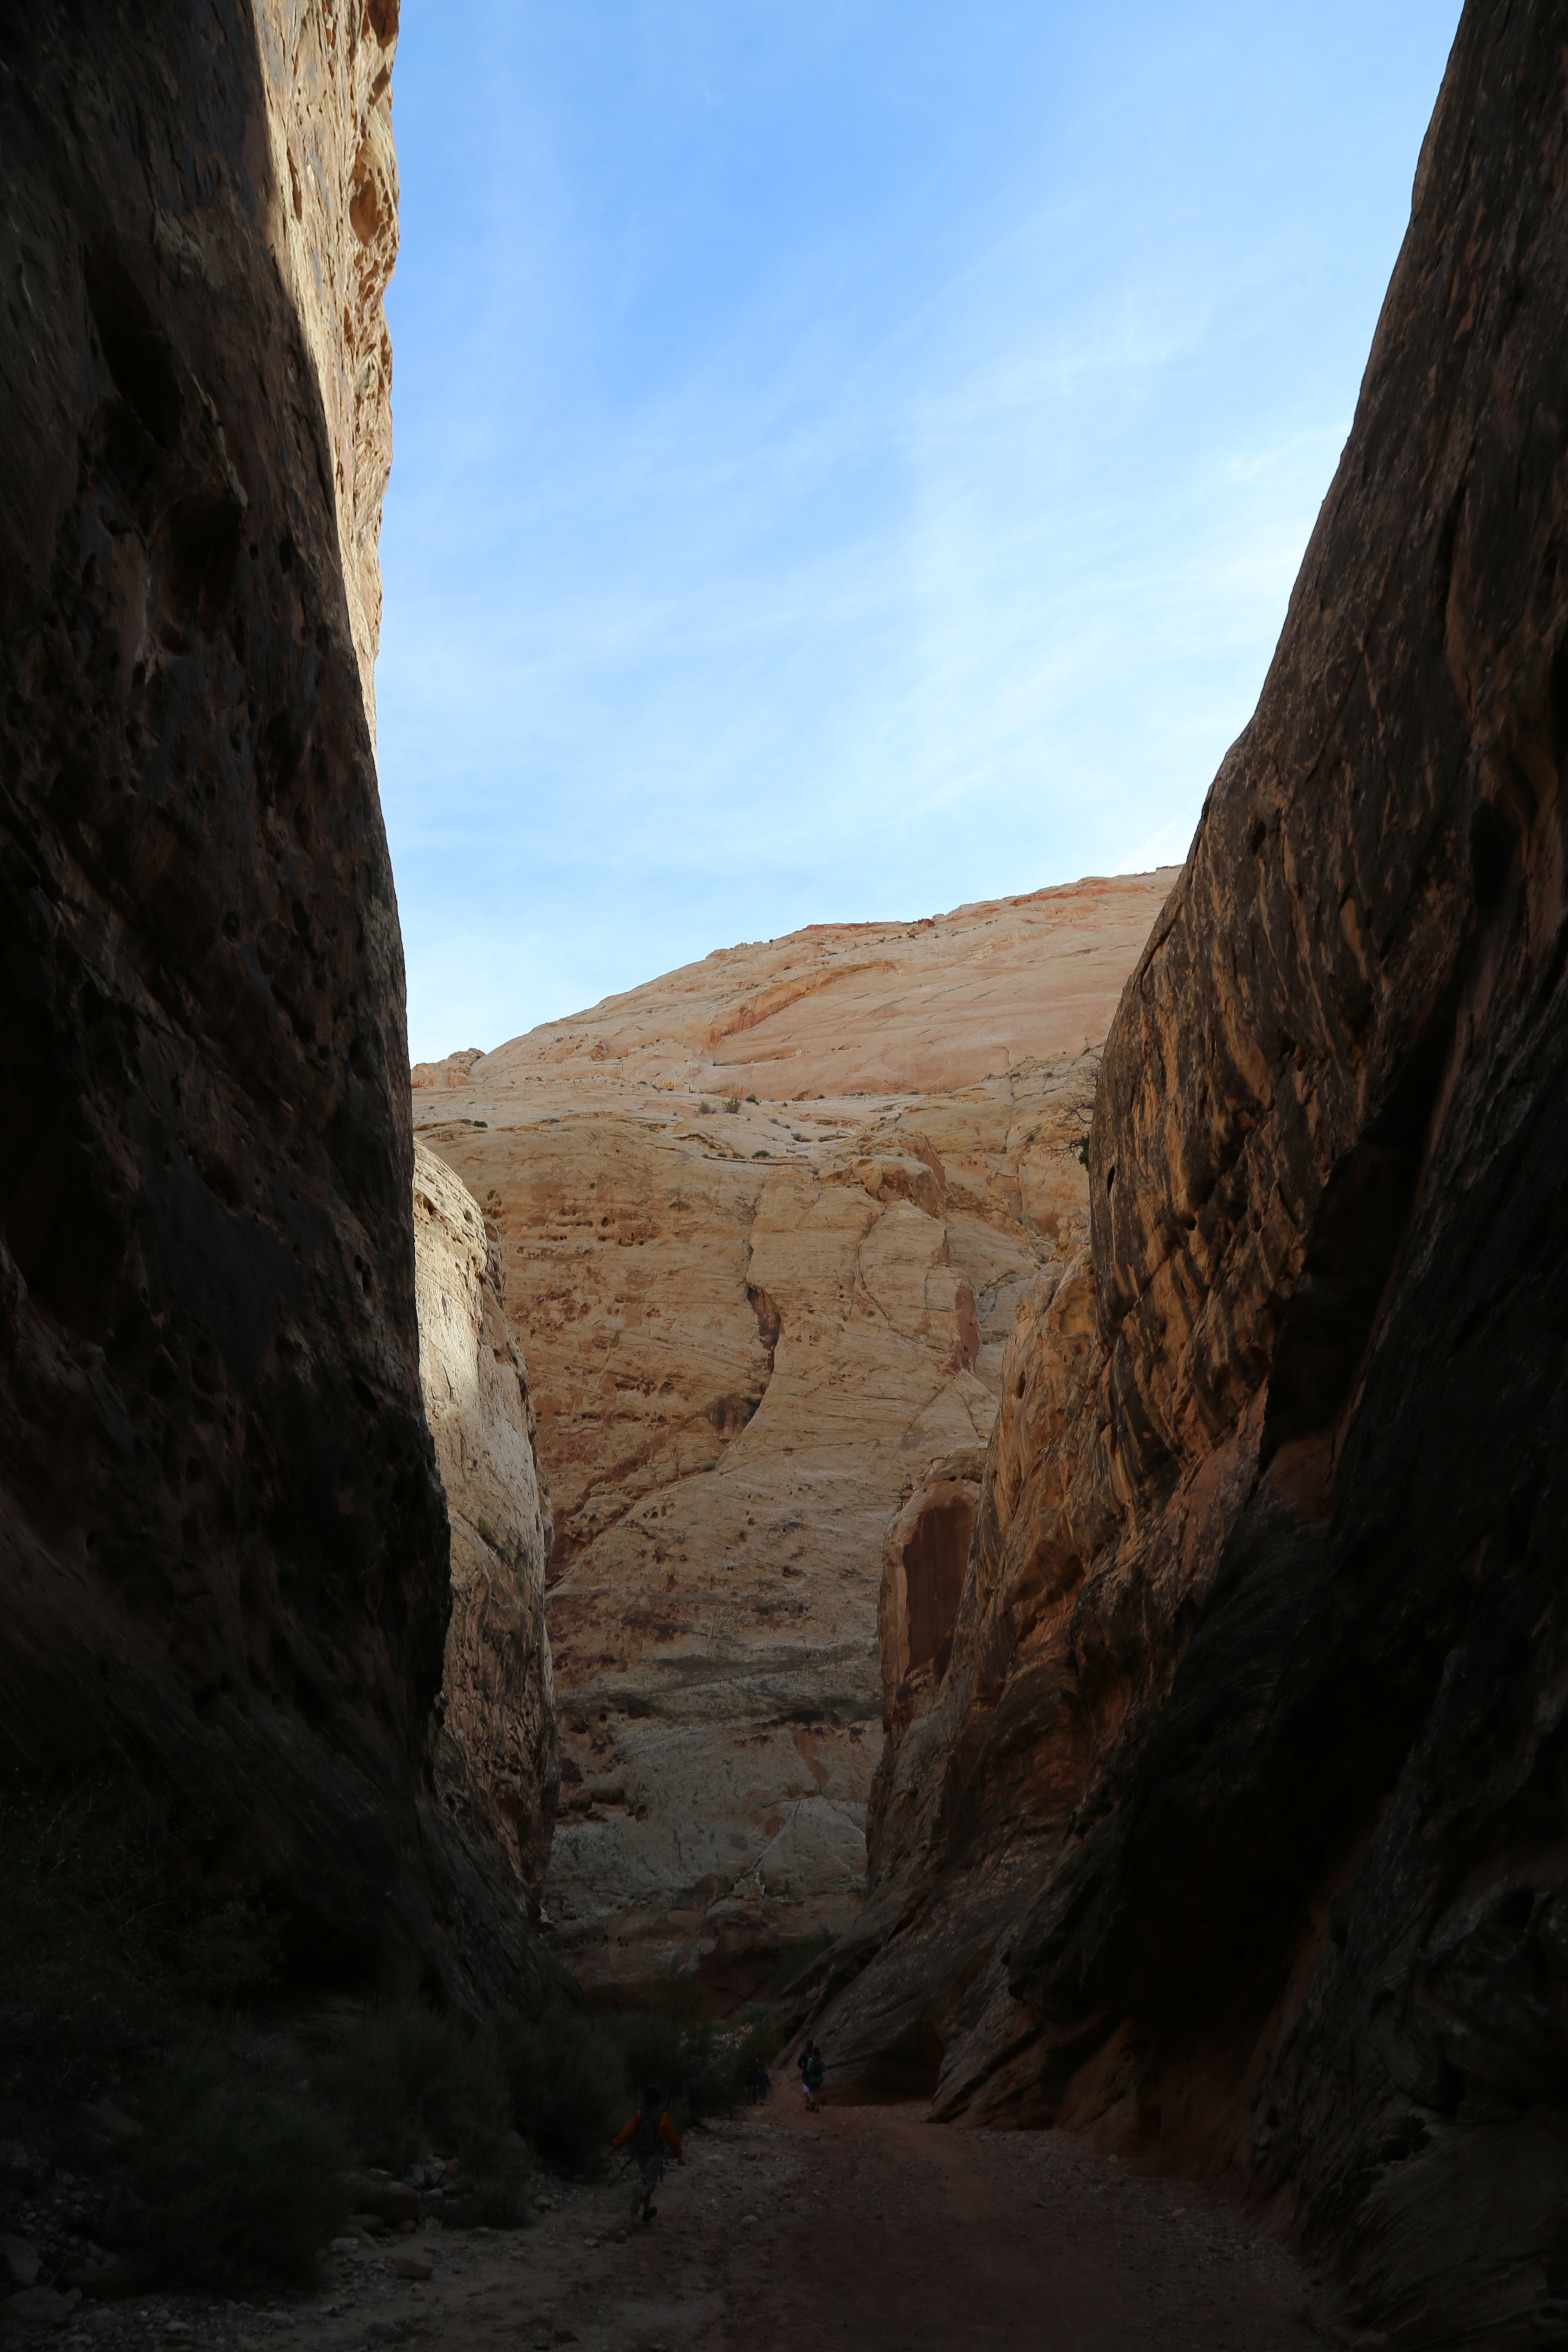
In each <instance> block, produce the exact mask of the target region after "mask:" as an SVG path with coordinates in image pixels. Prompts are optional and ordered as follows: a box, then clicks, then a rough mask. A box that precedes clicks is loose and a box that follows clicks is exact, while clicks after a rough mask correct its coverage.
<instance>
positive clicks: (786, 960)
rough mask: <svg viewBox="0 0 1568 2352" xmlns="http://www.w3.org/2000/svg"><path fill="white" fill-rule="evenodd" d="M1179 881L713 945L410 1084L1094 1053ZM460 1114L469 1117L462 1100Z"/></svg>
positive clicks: (690, 1077)
mask: <svg viewBox="0 0 1568 2352" xmlns="http://www.w3.org/2000/svg"><path fill="white" fill-rule="evenodd" d="M1174 877H1175V868H1174V867H1169V866H1168V867H1164V868H1163V869H1161V871H1159V872H1158V873H1154V874H1121V875H1117V876H1114V877H1111V878H1110V879H1106V878H1103V877H1090V878H1089V879H1088V880H1085V881H1082V882H1071V883H1068V884H1065V885H1063V886H1060V887H1057V888H1054V889H1048V890H1036V891H1033V892H1030V893H1028V894H1026V895H1025V896H1023V897H1019V898H995V899H989V900H984V901H982V902H980V903H979V904H976V905H973V906H968V907H957V908H953V910H952V913H950V914H945V915H931V916H926V917H923V918H922V919H920V920H919V921H916V922H906V923H891V922H889V923H813V924H810V925H809V926H808V927H807V928H806V929H805V930H803V931H791V932H789V933H788V934H787V935H786V936H785V937H784V938H783V939H777V940H752V941H750V942H748V943H746V944H744V945H742V946H740V947H733V948H720V949H715V950H714V952H713V953H712V954H711V955H710V956H705V957H704V958H703V960H702V961H701V962H700V963H693V964H685V965H683V966H682V967H681V969H680V970H679V971H671V972H666V973H664V974H663V976H662V977H661V978H659V979H658V980H654V981H649V982H647V983H645V985H644V986H642V987H640V988H635V989H630V990H628V991H627V992H626V994H625V995H623V996H611V997H606V998H605V1002H604V1003H602V1004H595V1005H594V1006H592V1007H591V1008H590V1009H589V1010H588V1011H587V1012H585V1013H573V1014H572V1015H570V1017H569V1018H567V1019H566V1020H564V1021H547V1022H545V1023H544V1024H543V1025H542V1027H540V1028H538V1029H531V1030H530V1031H529V1033H528V1034H527V1035H526V1036H524V1037H514V1038H512V1039H511V1041H510V1043H509V1044H507V1045H500V1046H498V1047H497V1048H496V1050H495V1052H494V1053H493V1054H481V1053H480V1052H479V1049H478V1048H477V1047H476V1046H469V1047H468V1048H467V1050H466V1051H464V1052H463V1053H460V1054H452V1055H448V1056H447V1059H446V1060H445V1061H444V1062H421V1063H419V1064H418V1065H416V1068H415V1071H414V1090H415V1092H416V1094H418V1093H420V1092H421V1091H422V1090H424V1089H426V1088H431V1089H436V1090H438V1091H443V1092H447V1091H451V1090H453V1089H455V1088H456V1089H465V1088H471V1089H472V1090H473V1092H474V1095H475V1097H476V1099H477V1100H478V1101H479V1102H482V1100H483V1099H484V1098H485V1097H487V1096H488V1095H489V1093H490V1092H491V1091H493V1090H494V1089H496V1088H497V1087H500V1088H502V1089H504V1090H505V1091H506V1092H507V1095H508V1097H509V1099H510V1100H511V1101H512V1102H513V1103H517V1102H520V1101H522V1100H526V1098H527V1095H528V1094H529V1093H530V1092H532V1091H534V1090H536V1089H544V1090H546V1091H548V1092H550V1093H552V1094H559V1093H560V1092H561V1090H562V1089H563V1087H584V1088H586V1089H587V1091H588V1092H589V1093H590V1094H591V1093H593V1092H594V1090H595V1088H597V1087H600V1086H601V1085H602V1084H603V1082H604V1081H605V1079H606V1078H614V1077H619V1078H622V1079H626V1080H628V1081H630V1082H632V1083H633V1084H637V1085H641V1086H645V1087H647V1086H651V1087H664V1088H677V1089H679V1090H681V1091H683V1092H687V1093H690V1094H692V1095H693V1096H697V1097H700V1095H701V1094H703V1093H704V1092H706V1093H708V1094H710V1095H711V1096H713V1097H714V1098H715V1099H716V1100H720V1101H722V1100H724V1099H726V1098H727V1097H731V1096H736V1097H742V1099H743V1098H744V1097H747V1096H757V1097H761V1099H762V1100H763V1101H764V1102H767V1101H773V1102H804V1101H815V1100H816V1099H817V1097H824V1098H826V1099H829V1100H834V1101H837V1100H841V1099H842V1098H843V1097H847V1096H849V1095H856V1096H859V1095H870V1096H873V1097H879V1096H882V1095H884V1094H889V1093H891V1094H893V1095H906V1094H911V1093H920V1094H930V1093H937V1092H945V1091H948V1090H950V1089H951V1088H952V1087H967V1086H973V1084H974V1083H975V1082H976V1080H978V1079H981V1078H985V1077H991V1076H998V1077H999V1076H1003V1075H1004V1074H1005V1072H1006V1071H1008V1070H1009V1069H1011V1068H1012V1067H1013V1066H1014V1065H1015V1064H1016V1063H1018V1062H1025V1061H1038V1060H1042V1059H1044V1060H1050V1061H1061V1060H1066V1059H1070V1058H1071V1057H1072V1056H1073V1055H1077V1054H1080V1053H1082V1052H1083V1050H1084V1049H1085V1047H1086V1046H1090V1045H1092V1046H1096V1047H1098V1046H1099V1045H1100V1043H1101V1041H1102V1040H1103V1038H1104V1036H1105V1033H1106V1030H1107V1029H1108V1028H1109V1026H1110V1016H1111V1014H1112V1013H1114V1012H1115V1010H1116V1002H1117V999H1118V997H1119V996H1120V995H1121V984H1122V982H1123V981H1124V980H1125V979H1126V977H1127V974H1128V972H1129V971H1131V968H1132V965H1133V963H1134V962H1135V961H1136V960H1137V957H1138V953H1139V950H1141V949H1142V945H1143V941H1144V940H1145V939H1146V938H1147V937H1148V932H1149V925H1150V924H1151V923H1152V921H1153V919H1154V918H1155V916H1156V915H1157V914H1158V913H1159V910H1160V908H1161V905H1162V904H1163V900H1164V898H1165V894H1166V892H1167V890H1168V889H1169V887H1170V886H1171V883H1172V881H1173V879H1174ZM452 1108H469V1106H468V1105H454V1106H452Z"/></svg>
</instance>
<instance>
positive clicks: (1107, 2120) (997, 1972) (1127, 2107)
mask: <svg viewBox="0 0 1568 2352" xmlns="http://www.w3.org/2000/svg"><path fill="white" fill-rule="evenodd" d="M1565 29H1568V28H1565V26H1564V20H1563V12H1562V11H1561V10H1560V9H1553V8H1537V9H1514V10H1502V9H1496V8H1489V7H1484V6H1477V5H1470V6H1468V7H1467V9H1466V11H1465V15H1464V17H1463V20H1462V23H1461V25H1460V27H1459V31H1458V37H1457V40H1456V43H1455V47H1454V51H1453V55H1452V58H1451V59H1450V62H1449V67H1448V70H1447V77H1446V79H1445V82H1444V87H1443V90H1442V94H1441V97H1440V100H1439V102H1438V105H1437V109H1436V114H1435V116H1434V119H1433V122H1432V126H1431V129H1430V131H1428V133H1427V137H1426V143H1425V145H1424V148H1423V150H1422V154H1421V160H1420V165H1419V169H1418V171H1417V173H1416V179H1415V194H1414V202H1413V208H1412V217H1411V223H1410V227H1409V231H1408V234H1407V236H1406V238H1405V247H1404V249H1403V251H1402V253H1401V256H1400V258H1399V262H1398V266H1397V268H1396V269H1395V272H1394V279H1393V282H1392V284H1391V287H1390V289H1389V293H1388V297H1387V299H1386V301H1385V304H1384V311H1383V315H1382V318H1381V320H1380V322H1379V326H1378V331H1377V335H1376V339H1375V341H1374V343H1373V351H1372V355H1371V358H1370V361H1369V362H1368V366H1367V371H1366V376H1365V380H1364V382H1363V387H1362V394H1361V399H1360V403H1359V405H1358V409H1357V413H1356V418H1355V424H1354V427H1353V430H1352V435H1351V437H1350V440H1349V443H1348V444H1347V446H1346V449H1345V452H1344V456H1343V458H1342V463H1341V466H1340V468H1339V471H1338V473H1337V475H1336V478H1335V480H1334V483H1333V486H1332V488H1331V491H1330V493H1329V496H1328V498H1327V499H1326V500H1325V502H1324V506H1323V509H1322V512H1321V517H1320V520H1319V522H1318V526H1317V529H1316V530H1315V532H1314V534H1313V537H1312V541H1311V543H1310V547H1309V549H1308V551H1307V555H1306V557H1305V560H1304V562H1303V564H1302V568H1301V572H1300V578H1299V580H1298V582H1297V584H1296V587H1295V590H1294V593H1293V594H1292V597H1291V602H1290V607H1289V615H1288V618H1287V622H1286V626H1285V629H1284V632H1283V635H1282V636H1281V639H1280V643H1279V649H1278V652H1277V654H1276V656H1275V659H1274V662H1273V664H1272V666H1271V667H1270V670H1269V674H1268V679H1267V681H1266V684H1265V687H1264V689H1263V693H1262V696H1261V698H1260V700H1259V703H1258V710H1257V712H1256V714H1255V716H1254V718H1253V719H1252V721H1251V723H1250V725H1249V726H1248V728H1247V730H1246V732H1245V733H1244V734H1243V735H1242V737H1241V738H1240V739H1239V740H1238V741H1237V744H1236V745H1235V747H1234V748H1233V750H1232V751H1231V752H1230V753H1229V755H1228V756H1227V758H1226V761H1225V763H1224V765H1223V766H1222V768H1221V771H1220V772H1219V775H1218V776H1217V777H1216V779H1215V783H1214V786H1213V788H1212V790H1211V792H1210V794H1209V797H1208V800H1207V803H1206V804H1205V812H1204V816H1203V820H1202V823H1201V825H1200V828H1199V832H1198V835H1197V837H1196V839H1195V841H1194V847H1193V850H1192V854H1191V856H1190V857H1189V859H1188V862H1187V865H1186V866H1185V868H1184V871H1183V873H1182V875H1181V877H1180V879H1179V880H1178V882H1177V884H1176V886H1175V887H1174V888H1173V891H1172V892H1171V894H1170V897H1169V899H1168V901H1167V903H1166V906H1165V908H1164V909H1163V913H1162V914H1161V917H1160V919H1159V920H1158V922H1157V923H1156V925H1155V926H1154V929H1153V931H1152V934H1151V936H1150V939H1149V940H1148V943H1147V945H1146V948H1145V950H1144V951H1143V953H1142V956H1141V957H1140V959H1139V961H1138V964H1137V967H1136V969H1135V971H1134V972H1133V973H1132V976H1131V979H1130V981H1129V982H1128V984H1127V987H1126V990H1125V992H1124V993H1123V996H1122V999H1121V1005H1120V1007H1119V1010H1118V1013H1117V1016H1116V1019H1115V1022H1114V1023H1113V1024H1112V1027H1111V1031H1110V1037H1109V1040H1108V1042H1107V1045H1106V1049H1105V1057H1104V1063H1103V1067H1102V1071H1101V1076H1100V1092H1099V1100H1098V1107H1097V1109H1096V1113H1095V1118H1094V1125H1093V1132H1092V1139H1091V1144H1090V1150H1089V1174H1090V1187H1089V1194H1090V1238H1089V1247H1088V1248H1087V1250H1085V1251H1084V1252H1083V1253H1081V1254H1080V1255H1079V1256H1078V1257H1077V1258H1076V1259H1075V1260H1074V1261H1073V1262H1072V1263H1071V1264H1069V1265H1065V1266H1063V1267H1061V1268H1060V1269H1059V1270H1058V1269H1057V1268H1052V1269H1049V1270H1048V1271H1047V1272H1045V1273H1044V1274H1043V1275H1042V1276H1041V1277H1040V1278H1039V1279H1038V1280H1037V1282H1036V1283H1035V1284H1034V1285H1033V1286H1031V1289H1030V1291H1029V1293H1028V1294H1027V1295H1026V1299H1025V1301H1024V1303H1023V1306H1022V1308H1021V1311H1020V1317H1019V1321H1018V1325H1017V1328H1016V1331H1015V1333H1014V1336H1013V1339H1012V1341H1011V1343H1010V1346H1009V1350H1008V1355H1007V1360H1006V1363H1005V1368H1004V1373H1003V1383H1002V1385H1003V1406H1002V1410H1001V1412H1000V1413H999V1415H998V1418H997V1422H996V1425H995V1428H994V1432H993V1433H992V1437H991V1441H990V1445H989V1449H988V1453H987V1457H986V1463H985V1468H984V1479H983V1482H982V1490H981V1494H980V1496H979V1501H978V1506H977V1512H976V1520H975V1528H974V1535H973V1543H972V1547H971V1551H970V1557H969V1561H968V1566H967V1570H966V1575H965V1581H964V1588H963V1598H962V1601H961V1604H960V1608H959V1612H958V1622H957V1628H956V1633H955V1636H954V1640H953V1646H952V1657H951V1661H950V1664H949V1666H948V1670H947V1674H946V1675H945V1678H944V1679H943V1681H942V1686H941V1689H940V1692H939V1693H938V1695H937V1696H936V1697H935V1700H934V1702H933V1703H932V1704H931V1705H930V1706H927V1707H926V1708H925V1709H924V1711H922V1712H920V1713H918V1715H916V1716H914V1717H911V1719H910V1722H909V1723H908V1724H907V1725H900V1724H898V1723H896V1722H895V1724H894V1727H893V1729H894V1737H893V1738H892V1740H891V1741H890V1743H889V1756H888V1759H887V1761H886V1765H885V1768H884V1769H885V1780H886V1784H887V1786H886V1794H885V1799H884V1801H883V1804H882V1808H881V1812H880V1830H879V1835H878V1837H877V1840H876V1842H875V1845H874V1850H873V1853H872V1876H873V1883H874V1889H875V1891H874V1894H873V1897H872V1902H871V1904H870V1905H869V1906H868V1913H867V1915H866V1916H865V1919H864V1923H863V1927H862V1930H861V1933H860V1935H859V1937H858V1941H857V1942H856V1943H855V1944H854V1945H853V1947H852V1948H846V1949H844V1950H843V1951H841V1952H840V1954H839V1955H837V1958H836V1959H835V1961H834V1963H833V1966H832V1981H831V1983H830V1984H829V1986H828V1999H827V2003H826V2010H825V2012H824V2015H823V2019H822V2031H823V2037H824V2038H825V2039H826V2042H827V2046H828V2048H829V2051H830V2054H832V2055H833V2056H835V2057H836V2058H837V2060H839V2061H840V2062H841V2063H842V2064H843V2065H844V2067H845V2069H846V2071H847V2072H852V2071H854V2070H858V2071H859V2072H860V2073H861V2074H862V2076H863V2078H868V2079H870V2080H871V2081H874V2082H875V2081H881V2082H883V2083H885V2084H897V2083H902V2084H908V2085H910V2086H911V2087H921V2088H924V2089H926V2090H929V2091H931V2092H932V2093H933V2094H934V2097H935V2101H936V2107H937V2111H938V2112H939V2113H940V2114H942V2115H946V2116H959V2115H963V2116H967V2117H969V2118H972V2119H985V2118H989V2119H1003V2118H1011V2119H1014V2120H1017V2121H1048V2120H1051V2119H1057V2120H1061V2121H1068V2122H1076V2123H1079V2124H1092V2125H1093V2126H1094V2127H1095V2128H1096V2129H1098V2130H1099V2131H1100V2132H1101V2133H1102V2134H1103V2135H1105V2136H1106V2137H1108V2138H1109V2139H1110V2140H1111V2141H1113V2142H1120V2143H1122V2144H1125V2145H1126V2146H1128V2147H1137V2148H1139V2149H1142V2150H1144V2151H1146V2152H1148V2153H1149V2154H1151V2155H1152V2156H1153V2157H1155V2158H1157V2159H1160V2160H1163V2161H1166V2162H1169V2163H1172V2164H1182V2165H1194V2164H1195V2165H1202V2166H1207V2167H1210V2168H1214V2169H1215V2171H1217V2172H1223V2173H1224V2174H1226V2176H1227V2177H1229V2178H1230V2179H1232V2180H1234V2181H1236V2182H1237V2183H1238V2184H1240V2185H1242V2186H1244V2187H1245V2188H1246V2189H1247V2191H1248V2192H1249V2193H1250V2194H1251V2195H1253V2196H1254V2197H1256V2198H1258V2199H1259V2200H1273V2210H1276V2211H1279V2212H1284V2213H1288V2214H1289V2215H1290V2216H1292V2217H1293V2220H1294V2224H1295V2226H1296V2227H1297V2229H1298V2230H1299V2231H1300V2232H1301V2233H1302V2234H1303V2236H1304V2237H1305V2239H1306V2241H1307V2242H1308V2243H1309V2244H1310V2246H1312V2247H1313V2248H1315V2249H1316V2250H1317V2252H1319V2254H1320V2256H1321V2259H1322V2260H1323V2261H1324V2263H1326V2264H1328V2265H1329V2266H1330V2267H1331V2269H1332V2270H1333V2271H1334V2272H1335V2273H1336V2274H1337V2275H1338V2276H1339V2277H1340V2279H1341V2281H1342V2286H1343V2290H1344V2294H1345V2296H1346V2299H1347V2304H1348V2306H1349V2308H1350V2310H1351V2312H1352V2315H1359V2316H1360V2317H1362V2318H1363V2319H1375V2321H1376V2322H1377V2324H1378V2325H1379V2326H1381V2327H1383V2328H1384V2329H1385V2330H1387V2331H1388V2336H1387V2338H1386V2340H1391V2341H1397V2342H1399V2343H1401V2344H1406V2343H1408V2344H1412V2345H1416V2344H1432V2345H1436V2344H1439V2343H1442V2344H1476V2345H1479V2344H1482V2343H1484V2344H1486V2345H1488V2346H1509V2345H1514V2344H1520V2345H1522V2344H1526V2343H1533V2342H1540V2341H1542V2340H1546V2339H1547V2338H1549V2337H1550V2336H1551V2335H1552V2332H1553V2331H1554V2330H1555V2331H1559V2332H1560V2330H1561V2328H1562V2326H1563V2308H1564V2306H1563V2303H1562V2301H1561V2300H1560V2297H1561V2294H1562V2292H1563V2286H1564V2284H1565V2282H1564V2278H1563V2271H1562V2262H1563V2245H1564V2242H1568V2241H1565V2235H1564V2233H1565V2230H1568V2114H1565V2112H1564V2100H1563V2085H1564V2084H1565V2083H1568V1798H1565V1793H1564V1791H1565V1787H1568V1783H1565V1781H1564V1778H1563V1756H1564V1753H1565V1742H1568V1712H1565V1708H1568V1614H1565V1607H1564V1597H1563V1561H1564V1559H1565V1558H1568V1488H1565V1486H1564V1481H1563V1461H1564V1459H1565V1458H1568V1444H1565V1441H1568V1354H1565V1346H1568V1341H1565V1336H1564V1335H1565V1334H1568V1222H1565V1221H1564V1216H1563V1182H1564V1179H1563V1169H1564V1167H1565V1166H1568V998H1565V994H1564V990H1563V972H1564V969H1565V967H1568V889H1565V884H1564V876H1565V874H1568V840H1565V836H1564V815H1563V796H1562V792H1561V783H1562V777H1563V762H1564V760H1565V759H1568V571H1565V569H1564V555H1563V550H1564V546H1565V544H1568V538H1565V533H1564V522H1565V518H1568V417H1565V413H1564V408H1563V384H1564V383H1565V382H1568V314H1565V313H1564V310H1563V302H1562V299H1561V297H1562V289H1563V285H1564V283H1568V109H1565V107H1564V95H1565V92H1564V58H1565V57H1568V45H1565Z"/></svg>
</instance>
